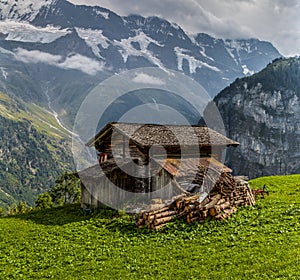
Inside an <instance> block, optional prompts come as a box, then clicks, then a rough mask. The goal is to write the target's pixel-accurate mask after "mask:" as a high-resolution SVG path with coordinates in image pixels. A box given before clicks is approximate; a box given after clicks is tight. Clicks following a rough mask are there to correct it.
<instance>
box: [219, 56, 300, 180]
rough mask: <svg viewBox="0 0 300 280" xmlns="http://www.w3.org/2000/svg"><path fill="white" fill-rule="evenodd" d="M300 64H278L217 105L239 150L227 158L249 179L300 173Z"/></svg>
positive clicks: (238, 85) (226, 93)
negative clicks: (238, 143) (238, 144)
mask: <svg viewBox="0 0 300 280" xmlns="http://www.w3.org/2000/svg"><path fill="white" fill-rule="evenodd" d="M299 98H300V59H299V58H291V59H279V60H276V61H274V62H273V63H272V64H269V65H268V66H267V67H266V68H265V69H264V70H262V71H261V72H260V73H258V74H255V75H253V76H252V77H247V78H244V79H238V80H236V81H235V82H234V83H232V84H231V85H230V86H229V87H227V88H226V89H225V90H223V91H222V92H221V93H220V94H219V95H218V96H217V97H216V98H215V102H216V104H217V106H218V108H219V110H220V112H221V115H222V117H223V120H224V124H225V127H226V131H227V133H228V136H229V137H230V138H232V139H234V140H236V141H238V142H240V146H239V147H238V148H236V149H231V150H229V151H228V154H227V163H228V165H229V166H231V167H232V168H233V169H234V170H235V172H236V173H238V174H245V175H248V176H249V177H251V178H253V177H258V176H262V175H272V174H290V173H299V172H300V165H299V160H300V102H299Z"/></svg>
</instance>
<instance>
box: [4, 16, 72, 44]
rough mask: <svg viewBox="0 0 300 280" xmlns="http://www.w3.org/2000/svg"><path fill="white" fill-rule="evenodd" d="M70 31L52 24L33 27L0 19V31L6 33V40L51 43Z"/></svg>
mask: <svg viewBox="0 0 300 280" xmlns="http://www.w3.org/2000/svg"><path fill="white" fill-rule="evenodd" d="M70 32H71V31H70V30H68V29H59V28H57V27H53V26H47V27H35V26H33V25H31V24H29V23H25V22H14V21H2V22H1V21H0V33H2V34H4V35H6V37H5V40H7V41H18V42H30V43H45V44H47V43H51V42H54V41H55V40H57V39H58V38H61V37H63V36H66V35H67V34H69V33H70Z"/></svg>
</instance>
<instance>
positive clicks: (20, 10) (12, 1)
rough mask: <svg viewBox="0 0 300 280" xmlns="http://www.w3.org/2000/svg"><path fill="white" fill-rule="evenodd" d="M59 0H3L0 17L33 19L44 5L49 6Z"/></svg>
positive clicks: (0, 6)
mask: <svg viewBox="0 0 300 280" xmlns="http://www.w3.org/2000/svg"><path fill="white" fill-rule="evenodd" d="M56 1H57V0H31V1H26V0H1V1H0V11H1V16H0V19H2V20H3V19H18V20H28V21H32V20H34V19H35V18H36V16H37V15H38V13H39V11H40V9H41V8H42V7H49V6H51V5H52V4H54V3H55V2H56Z"/></svg>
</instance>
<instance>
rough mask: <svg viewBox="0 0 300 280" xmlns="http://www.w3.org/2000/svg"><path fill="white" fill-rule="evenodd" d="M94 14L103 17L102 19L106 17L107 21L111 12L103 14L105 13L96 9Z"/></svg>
mask: <svg viewBox="0 0 300 280" xmlns="http://www.w3.org/2000/svg"><path fill="white" fill-rule="evenodd" d="M94 12H95V13H96V15H98V16H102V17H104V18H105V19H109V12H103V11H100V10H99V9H94Z"/></svg>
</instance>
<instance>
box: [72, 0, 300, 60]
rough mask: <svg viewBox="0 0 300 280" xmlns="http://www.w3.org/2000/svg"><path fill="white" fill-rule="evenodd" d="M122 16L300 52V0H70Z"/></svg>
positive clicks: (285, 52) (285, 51)
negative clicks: (163, 21)
mask: <svg viewBox="0 0 300 280" xmlns="http://www.w3.org/2000/svg"><path fill="white" fill-rule="evenodd" d="M69 1H70V2H73V3H75V4H85V5H97V6H101V7H104V8H107V9H109V10H112V11H114V12H116V13H117V14H119V15H122V16H126V15H129V14H139V15H142V16H159V17H162V18H165V19H167V20H169V21H171V22H175V23H177V24H178V25H180V26H181V27H182V28H183V29H184V30H185V31H186V32H188V33H191V34H196V33H200V32H204V33H207V34H210V35H212V36H214V37H217V38H228V39H237V38H258V39H260V40H265V41H270V42H271V43H273V45H274V46H275V47H276V48H277V49H278V50H279V51H280V53H281V54H282V55H284V56H295V55H300V0H69Z"/></svg>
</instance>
